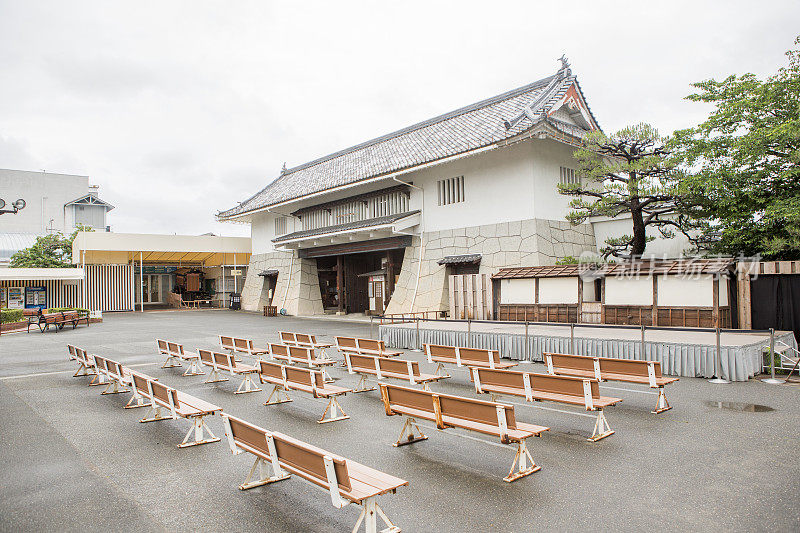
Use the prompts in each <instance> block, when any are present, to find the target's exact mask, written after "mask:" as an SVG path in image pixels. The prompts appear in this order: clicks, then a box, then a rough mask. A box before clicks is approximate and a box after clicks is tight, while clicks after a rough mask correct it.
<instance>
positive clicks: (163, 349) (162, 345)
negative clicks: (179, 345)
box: [156, 339, 169, 355]
mask: <svg viewBox="0 0 800 533" xmlns="http://www.w3.org/2000/svg"><path fill="white" fill-rule="evenodd" d="M156 344H158V351H159V353H163V354H164V355H166V354H168V353H169V346H167V341H164V340H161V339H156Z"/></svg>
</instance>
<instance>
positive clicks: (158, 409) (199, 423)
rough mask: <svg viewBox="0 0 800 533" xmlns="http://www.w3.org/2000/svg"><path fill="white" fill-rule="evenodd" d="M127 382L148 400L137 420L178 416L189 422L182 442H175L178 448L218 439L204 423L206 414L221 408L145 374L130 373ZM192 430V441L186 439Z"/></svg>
mask: <svg viewBox="0 0 800 533" xmlns="http://www.w3.org/2000/svg"><path fill="white" fill-rule="evenodd" d="M131 381H132V384H133V387H134V388H136V391H137V393H138V394H139V395H141V396H144V397H145V398H147V399H148V400H150V403H149V404H148V407H149V409H148V411H147V414H146V415H145V417H144V418H142V419H141V420H139V422H142V423H146V422H155V421H157V420H167V419H171V420H177V419H178V418H183V419H185V420H187V421H189V422H190V423H191V425H192V427H190V428H189V432H188V433H186V436H185V437H184V438H183V441H181V443H180V444H178V447H179V448H185V447H187V446H197V445H198V444H207V443H209V442H217V441H218V440H220V439H219V437H216V436H214V433H213V432H212V431H211V430H210V429H209V427H208V425H207V424H206V417H208V416H213V415H214V414H215V413H218V412H221V411H222V408H221V407H218V406H216V405H213V404H210V403H208V402H206V401H203V400H201V399H199V398H195V397H194V396H191V395H189V394H186V393H184V392H180V391H178V390H175V389H173V388H170V387H167V386H166V385H164V384H163V383H159V382H158V381H156V380H154V379H152V378H148V377H146V376H145V375H144V374H139V373H135V372H134V373H132V374H131ZM164 409H166V410H167V414H163V413H162V411H163V410H164ZM204 431H207V432H208V434H209V437H208V438H206V437H205V433H204ZM193 433H194V440H191V441H190V440H189V438H190V437H191V436H192V434H193Z"/></svg>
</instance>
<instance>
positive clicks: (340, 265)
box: [336, 255, 344, 313]
mask: <svg viewBox="0 0 800 533" xmlns="http://www.w3.org/2000/svg"><path fill="white" fill-rule="evenodd" d="M336 295H337V300H338V304H339V305H338V308H337V312H339V313H343V312H344V260H343V258H342V256H341V255H337V256H336Z"/></svg>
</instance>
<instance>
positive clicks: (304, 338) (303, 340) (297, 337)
mask: <svg viewBox="0 0 800 533" xmlns="http://www.w3.org/2000/svg"><path fill="white" fill-rule="evenodd" d="M294 341H295V342H296V343H297V344H305V345H308V346H314V345H315V344H317V338H316V337H315V336H314V335H309V334H307V333H295V334H294Z"/></svg>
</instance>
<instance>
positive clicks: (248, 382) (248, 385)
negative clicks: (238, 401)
mask: <svg viewBox="0 0 800 533" xmlns="http://www.w3.org/2000/svg"><path fill="white" fill-rule="evenodd" d="M260 390H261V389H259V388H258V386H256V384H255V383H253V374H245V375H244V379H243V380H242V382H241V383H240V384H239V388H238V389H236V392H234V394H244V393H246V392H258V391H260Z"/></svg>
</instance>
